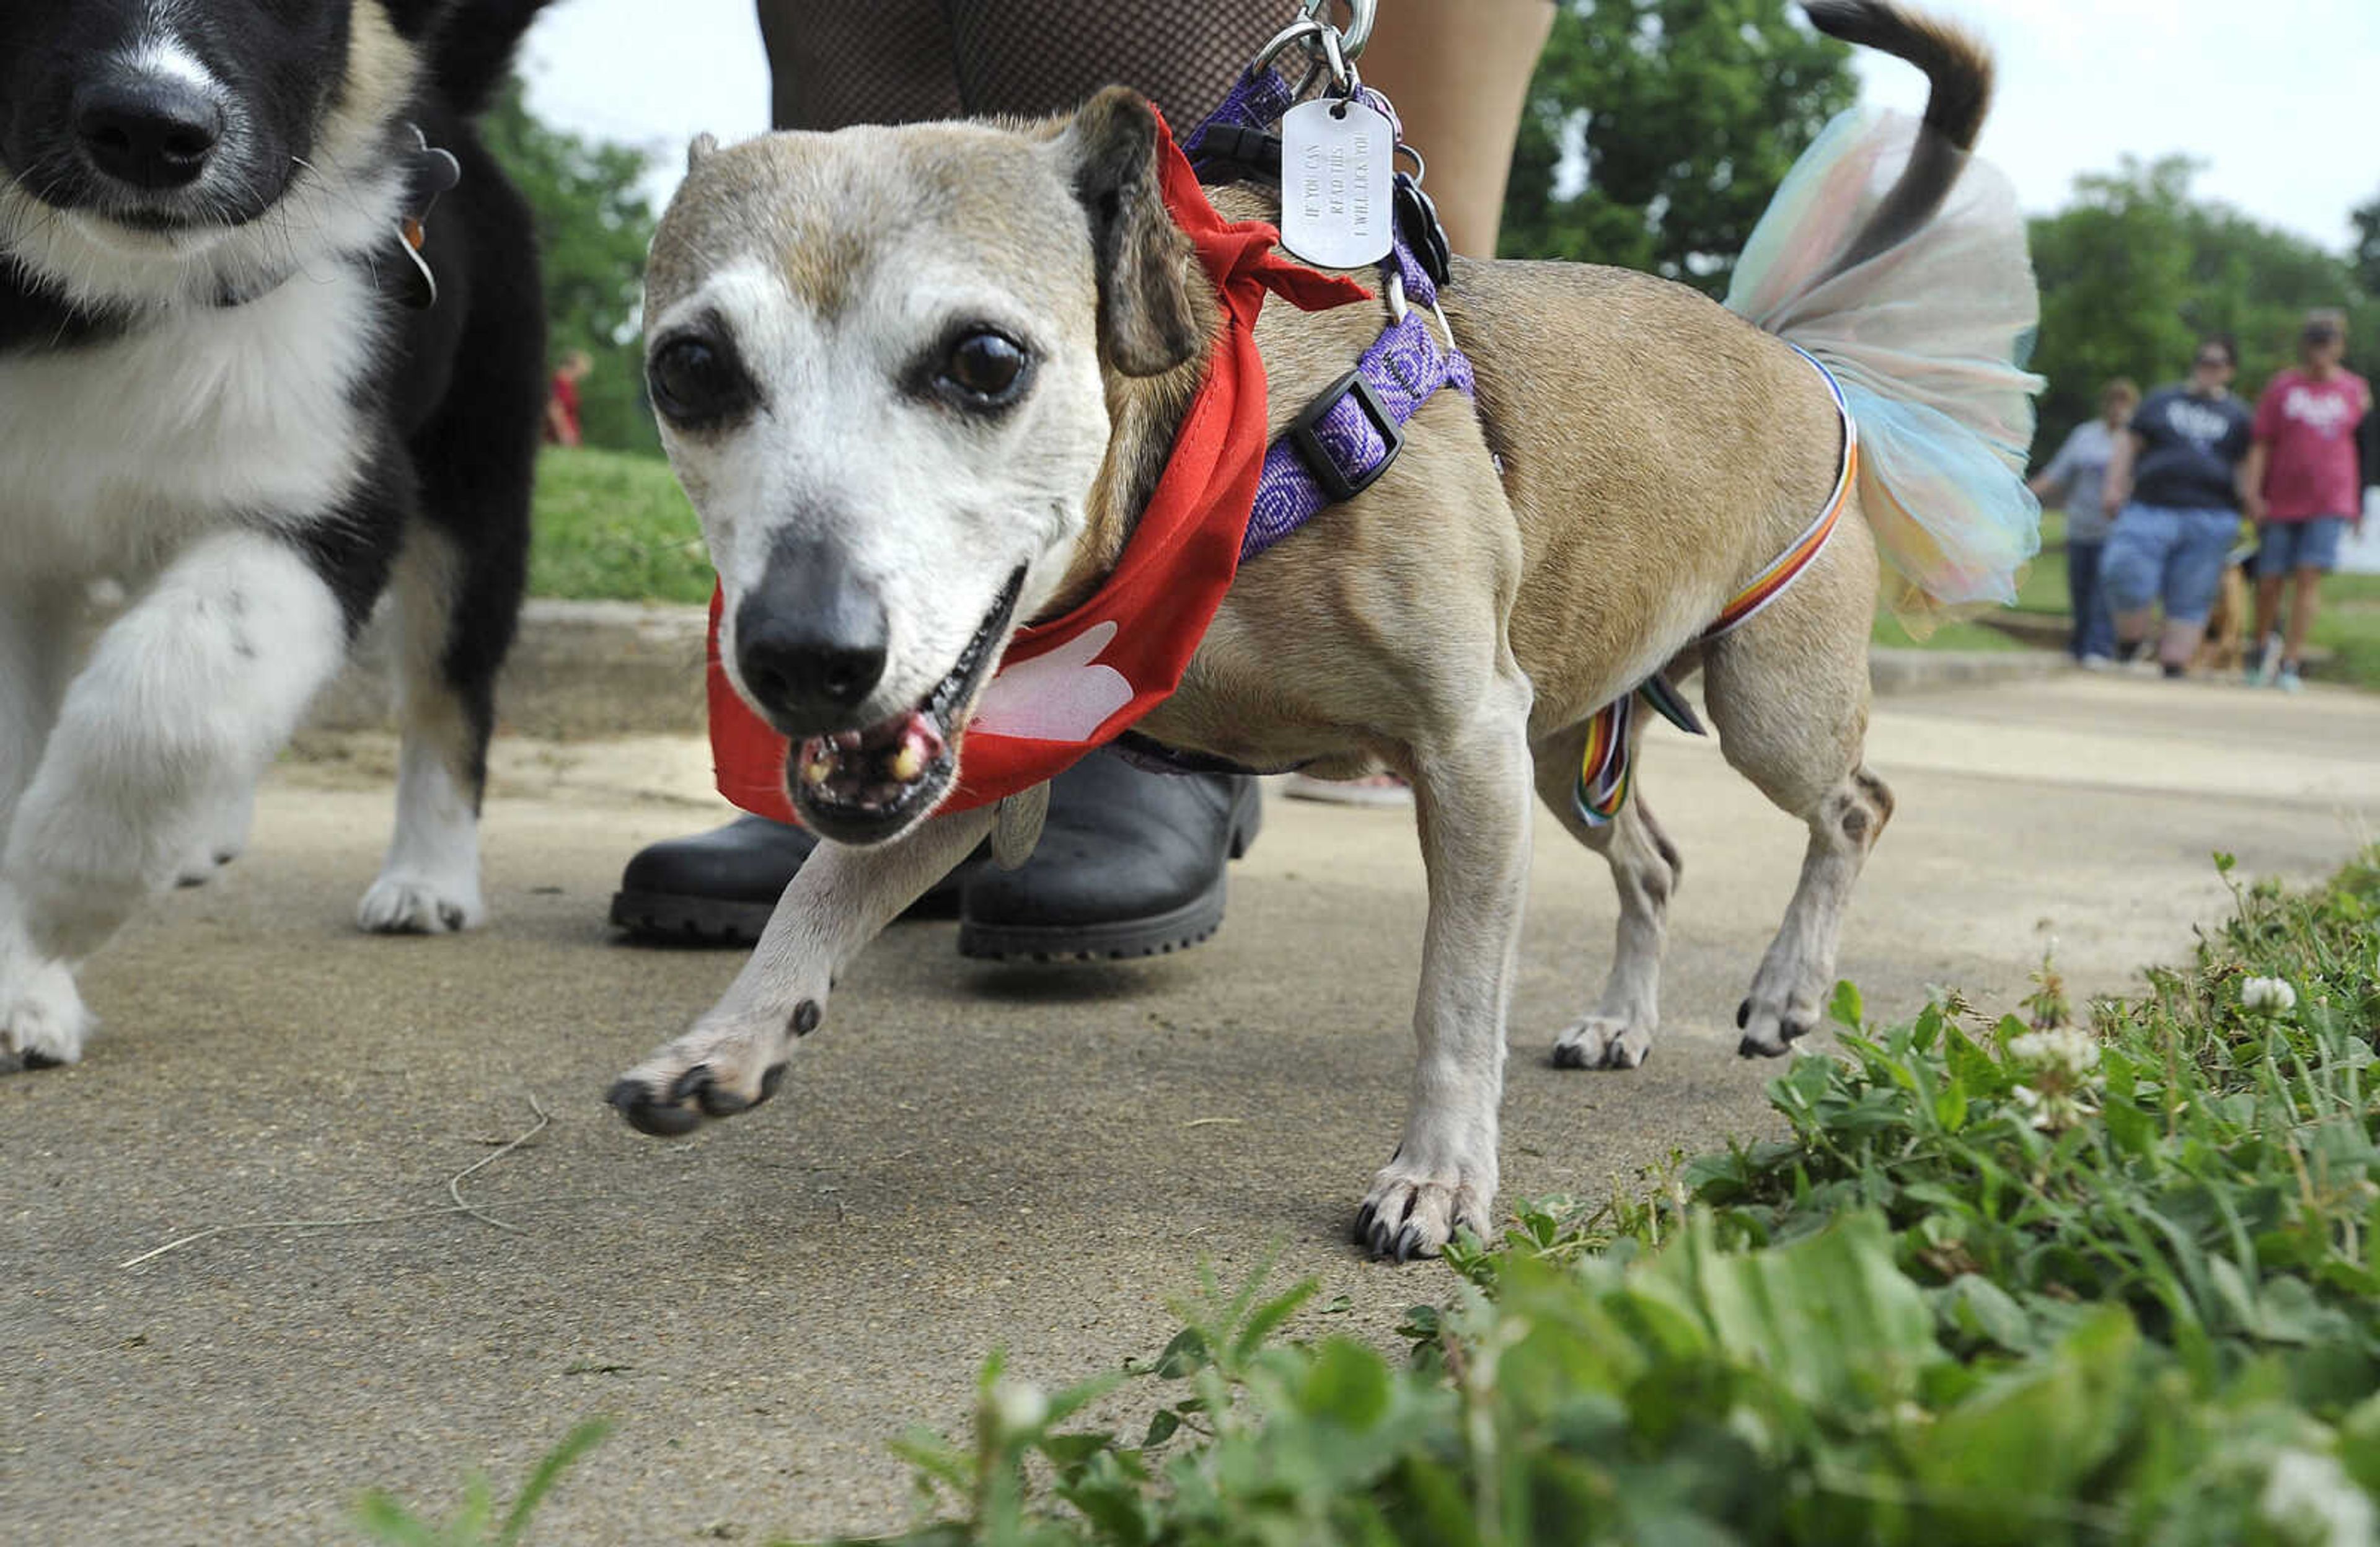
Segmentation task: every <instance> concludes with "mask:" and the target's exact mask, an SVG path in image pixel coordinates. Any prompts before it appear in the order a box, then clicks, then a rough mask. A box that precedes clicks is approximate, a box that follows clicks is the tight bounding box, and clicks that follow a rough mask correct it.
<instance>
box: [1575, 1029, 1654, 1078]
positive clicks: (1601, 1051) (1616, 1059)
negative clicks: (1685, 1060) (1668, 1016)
mask: <svg viewBox="0 0 2380 1547" xmlns="http://www.w3.org/2000/svg"><path fill="white" fill-rule="evenodd" d="M1652 1051H1653V1034H1652V1033H1651V1032H1650V1031H1645V1030H1640V1029H1637V1028H1635V1027H1633V1026H1629V1025H1627V1024H1626V1023H1624V1022H1621V1021H1617V1020H1608V1019H1605V1018H1603V1017H1595V1016H1591V1017H1588V1018H1586V1019H1585V1020H1582V1021H1580V1022H1579V1023H1578V1024H1577V1025H1575V1026H1573V1027H1572V1028H1571V1029H1569V1030H1567V1031H1565V1032H1563V1033H1562V1034H1561V1039H1560V1041H1557V1042H1555V1043H1554V1067H1555V1068H1558V1069H1633V1068H1638V1067H1641V1066H1643V1065H1644V1062H1645V1059H1646V1058H1647V1057H1649V1056H1650V1055H1651V1054H1652Z"/></svg>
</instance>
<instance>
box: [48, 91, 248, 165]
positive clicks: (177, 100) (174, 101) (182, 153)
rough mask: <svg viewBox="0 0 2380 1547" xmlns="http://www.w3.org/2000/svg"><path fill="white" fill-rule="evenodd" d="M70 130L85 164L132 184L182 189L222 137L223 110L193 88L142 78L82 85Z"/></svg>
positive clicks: (213, 150)
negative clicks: (79, 144) (85, 157)
mask: <svg viewBox="0 0 2380 1547" xmlns="http://www.w3.org/2000/svg"><path fill="white" fill-rule="evenodd" d="M74 127H75V133H76V134H77V135H78V136H79V138H80V139H81V140H82V148H83V153H84V154H86V155H88V156H90V157H91V164H92V165H94V166H96V167H98V168H99V169H100V170H101V171H102V172H104V173H106V174H107V175H108V176H109V177H114V178H115V179H116V180H117V181H119V182H126V183H130V184H131V185H132V186H133V187H134V188H144V189H174V188H188V186H189V185H190V184H192V183H194V182H197V181H198V180H199V175H200V173H202V172H204V171H205V170H206V169H207V161H208V159H209V158H210V157H212V155H213V154H214V152H215V146H216V144H217V143H218V142H219V141H221V140H222V139H223V131H224V116H223V109H222V108H221V107H220V106H218V105H217V104H215V103H214V101H213V100H212V98H210V97H209V96H208V95H207V94H206V93H205V92H203V91H200V90H199V89H198V88H197V87H195V86H192V85H189V84H188V83H186V82H183V81H179V80H167V79H146V80H140V81H135V82H119V83H109V84H105V85H91V86H85V87H84V88H82V89H81V90H80V91H77V92H76V93H75V96H74Z"/></svg>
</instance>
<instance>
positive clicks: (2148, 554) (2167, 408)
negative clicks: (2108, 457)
mask: <svg viewBox="0 0 2380 1547" xmlns="http://www.w3.org/2000/svg"><path fill="white" fill-rule="evenodd" d="M2239 364H2240V351H2239V349H2238V348H2237V347H2235V346H2234V345H2233V344H2232V342H2231V340H2230V339H2228V337H2215V338H2208V339H2205V340H2203V341H2202V342H2201V343H2200V344H2199V346H2198V353H2197V355H2196V357H2195V358H2194V359H2192V363H2191V369H2190V379H2189V380H2188V381H2187V382H2184V383H2180V384H2176V385H2173V386H2168V387H2160V388H2158V389H2157V390H2156V391H2155V392H2153V393H2151V394H2149V396H2148V400H2147V401H2145V402H2143V404H2142V405H2141V407H2140V411H2139V412H2138V413H2136V414H2134V415H2133V416H2132V423H2131V432H2130V433H2129V434H2125V435H2122V436H2119V438H2118V440H2117V442H2116V455H2115V458H2114V460H2113V461H2111V462H2110V463H2109V464H2108V467H2107V485H2106V488H2105V490H2104V492H2103V493H2102V495H2101V499H2102V502H2103V503H2104V504H2105V506H2107V512H2108V514H2109V515H2111V516H2113V517H2115V518H2116V524H2115V528H2114V530H2112V531H2111V532H2110V533H2109V534H2108V537H2107V553H2106V554H2105V556H2104V557H2103V558H2102V559H2101V560H2100V572H2099V583H2100V584H2101V585H2102V586H2104V587H2105V588H2106V589H2107V602H2108V605H2109V606H2110V607H2111V608H2112V609H2113V610H2114V612H2115V615H2116V658H2117V659H2118V660H2119V661H2131V660H2136V659H2138V658H2139V657H2140V656H2141V655H2142V654H2143V652H2145V651H2146V650H2147V648H2148V643H2149V635H2150V633H2151V631H2152V630H2153V629H2154V628H2155V626H2156V609H2157V606H2158V604H2159V603H2163V604H2164V608H2165V634H2164V638H2163V639H2162V640H2160V641H2159V644H2158V649H2157V656H2158V659H2159V660H2160V661H2161V662H2162V663H2163V664H2164V667H2165V675H2166V676H2181V675H2182V674H2183V672H2185V671H2187V670H2188V669H2189V665H2190V659H2191V657H2192V655H2194V654H2195V653H2197V651H2198V643H2199V640H2200V639H2201V638H2202V637H2204V634H2205V632H2206V615H2207V614H2208V613H2209V612H2211V611H2213V609H2214V606H2215V594H2216V590H2217V589H2218V588H2219V587H2220V586H2221V584H2222V580H2223V566H2224V564H2225V562H2226V560H2227V558H2228V555H2229V554H2230V551H2231V545H2232V543H2233V542H2235V541H2237V539H2238V537H2239V535H2240V506H2241V504H2242V501H2243V495H2242V492H2241V489H2240V464H2241V463H2242V462H2243V461H2244V460H2245V459H2246V457H2247V455H2248V445H2249V432H2250V424H2251V421H2252V418H2253V416H2252V415H2251V414H2250V413H2249V411H2248V406H2247V405H2246V404H2244V403H2242V402H2240V400H2239V399H2238V398H2236V397H2234V396H2231V391H2230V387H2231V378H2232V376H2233V375H2234V374H2235V373H2236V372H2237V371H2238V370H2239Z"/></svg>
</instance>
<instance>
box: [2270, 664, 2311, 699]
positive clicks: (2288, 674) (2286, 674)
mask: <svg viewBox="0 0 2380 1547" xmlns="http://www.w3.org/2000/svg"><path fill="white" fill-rule="evenodd" d="M2273 686H2274V687H2276V688H2279V689H2280V690H2281V691H2282V692H2284V693H2302V692H2304V691H2305V679H2304V678H2303V677H2301V676H2298V664H2297V663H2296V662H2295V661H2284V662H2282V663H2281V669H2280V670H2279V671H2277V672H2276V673H2275V674H2274V675H2273Z"/></svg>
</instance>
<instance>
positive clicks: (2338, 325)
mask: <svg viewBox="0 0 2380 1547" xmlns="http://www.w3.org/2000/svg"><path fill="white" fill-rule="evenodd" d="M2346 353H2347V327H2346V316H2345V314H2344V313H2342V312H2338V311H2316V312H2313V314H2311V315H2310V316H2308V317H2307V318H2306V324H2305V331H2304V333H2303V334H2302V335H2301V336H2300V338H2299V359H2300V360H2301V365H2300V366H2299V367H2298V368H2297V369H2295V370H2289V371H2284V372H2281V373H2280V374H2279V375H2277V376H2276V377H2274V378H2273V381H2272V384H2271V385H2269V386H2267V387H2265V396H2264V397H2263V398H2262V400H2260V401H2259V402H2258V403H2257V405H2256V422H2255V426H2254V428H2253V431H2252V432H2251V433H2252V434H2253V444H2252V445H2250V447H2249V450H2248V464H2247V469H2246V472H2245V475H2244V477H2243V478H2242V482H2243V483H2244V484H2245V485H2246V487H2247V488H2248V489H2249V490H2251V491H2252V493H2251V494H2250V496H2249V503H2248V514H2249V516H2251V517H2252V518H2254V520H2255V522H2256V526H2257V531H2258V535H2259V537H2260V539H2261V542H2260V544H2259V547H2258V549H2257V553H2256V636H2255V638H2256V642H2255V644H2254V645H2253V647H2252V648H2251V649H2250V651H2249V652H2248V676H2249V677H2250V679H2251V680H2253V681H2256V682H2260V683H2262V682H2272V683H2275V684H2276V685H2277V686H2279V687H2281V688H2287V689H2289V691H2291V692H2295V691H2296V690H2297V688H2298V687H2299V680H2298V664H2299V662H2300V661H2301V660H2302V659H2303V658H2304V655H2305V641H2306V633H2307V630H2309V629H2311V628H2312V627H2313V616H2314V609H2315V607H2316V606H2317V605H2318V603H2319V601H2320V597H2321V591H2322V578H2323V576H2324V575H2325V574H2326V573H2327V572H2328V571H2329V570H2330V569H2332V568H2333V567H2334V566H2337V564H2338V544H2339V541H2340V539H2341V538H2343V537H2344V536H2345V535H2346V532H2347V528H2348V526H2349V524H2350V522H2356V521H2359V520H2360V519H2361V512H2362V491H2361V489H2360V488H2359V487H2358V484H2359V482H2360V480H2359V479H2358V477H2357V476H2356V454H2355V434H2356V429H2357V427H2358V426H2359V425H2361V424H2362V422H2363V418H2364V415H2365V414H2367V413H2369V412H2370V411H2371V408H2372V389H2371V387H2370V386H2368V385H2367V384H2365V383H2364V380H2363V378H2362V377H2361V376H2358V375H2356V374H2355V373H2354V372H2351V371H2348V370H2346V369H2344V368H2342V367H2341V365H2340V364H2339V361H2340V359H2342V358H2344V356H2345V355H2346ZM2292 581H2294V582H2295V584H2296V588H2297V590H2296V594H2295V595H2294V596H2293V597H2292V598H2291V599H2290V603H2289V632H2288V633H2287V635H2286V636H2285V637H2284V638H2283V639H2282V640H2281V642H2280V648H2279V649H2278V651H2277V652H2276V650H2275V649H2274V641H2273V631H2274V627H2275V625H2276V624H2277V622H2278V620H2279V616H2280V610H2281V590H2282V588H2283V587H2284V586H2286V585H2289V583H2291V582H2292Z"/></svg>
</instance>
